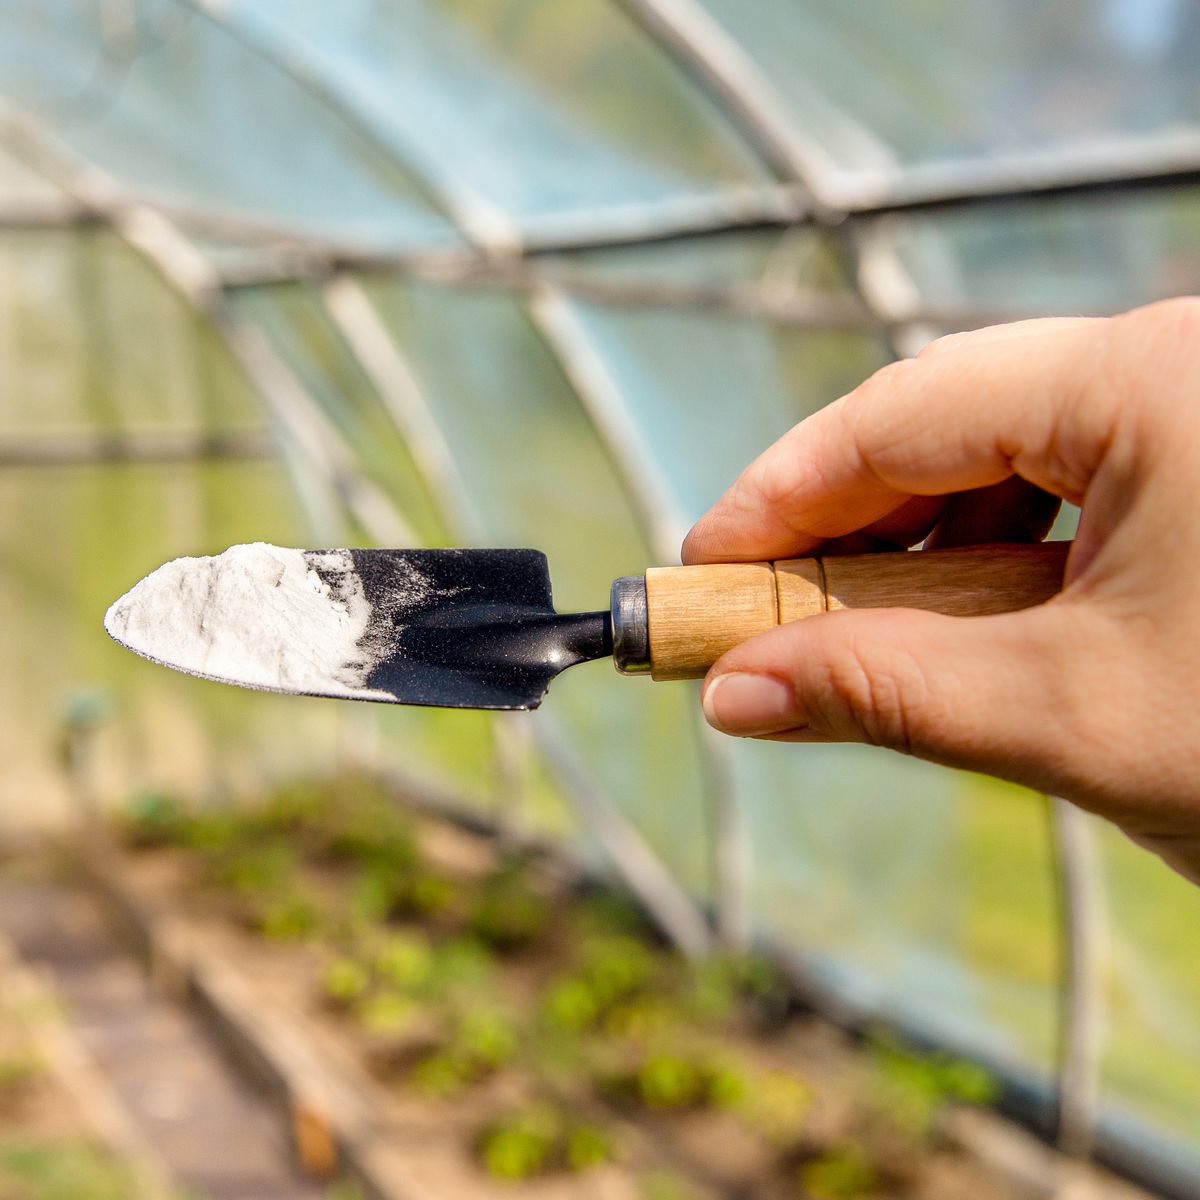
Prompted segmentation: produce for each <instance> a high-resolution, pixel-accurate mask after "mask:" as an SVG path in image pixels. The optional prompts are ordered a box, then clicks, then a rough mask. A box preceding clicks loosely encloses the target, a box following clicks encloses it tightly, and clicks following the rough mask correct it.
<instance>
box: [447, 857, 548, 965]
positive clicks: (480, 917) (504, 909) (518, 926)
mask: <svg viewBox="0 0 1200 1200" xmlns="http://www.w3.org/2000/svg"><path fill="white" fill-rule="evenodd" d="M551 915H552V908H551V905H550V902H549V900H547V899H546V897H544V896H540V895H538V893H537V892H536V891H534V890H533V888H532V887H531V886H530V884H529V880H528V878H527V875H526V871H525V868H524V867H523V865H522V864H520V863H508V864H505V865H504V866H502V867H500V868H499V869H498V870H496V871H495V872H494V873H493V874H492V875H491V876H490V877H489V878H488V879H486V880H485V881H484V882H483V885H482V887H481V889H480V893H479V899H478V902H477V903H476V905H475V908H474V911H473V912H472V913H471V916H470V920H469V922H468V926H469V928H470V930H471V932H472V933H474V934H475V936H476V937H478V938H479V939H480V941H482V942H484V943H485V944H486V945H488V946H491V947H492V948H493V949H495V950H499V951H501V952H505V953H507V952H512V951H515V950H522V949H524V948H525V947H527V946H529V945H531V944H533V943H534V942H536V941H537V940H538V939H539V938H541V937H542V936H543V935H544V934H545V932H546V929H547V927H548V926H549V924H550V917H551Z"/></svg>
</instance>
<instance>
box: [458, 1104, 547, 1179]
mask: <svg viewBox="0 0 1200 1200" xmlns="http://www.w3.org/2000/svg"><path fill="white" fill-rule="evenodd" d="M558 1134H559V1130H558V1121H557V1117H556V1115H555V1114H554V1113H553V1112H552V1111H549V1110H546V1109H541V1108H530V1109H524V1110H522V1111H520V1112H517V1113H515V1114H512V1115H510V1116H508V1117H506V1118H503V1119H501V1120H499V1121H497V1122H495V1123H494V1124H493V1125H491V1126H489V1128H487V1129H485V1130H484V1132H483V1134H482V1136H481V1137H480V1139H479V1146H478V1151H479V1157H480V1159H481V1160H482V1162H483V1165H484V1168H485V1169H486V1171H487V1173H488V1174H489V1175H491V1176H492V1177H493V1178H494V1179H503V1180H507V1181H508V1182H514V1183H515V1182H517V1181H518V1180H521V1179H529V1178H530V1177H531V1176H534V1175H538V1174H540V1173H541V1172H543V1171H545V1170H547V1169H548V1168H549V1167H550V1165H551V1163H552V1161H553V1156H554V1151H555V1148H556V1143H557V1140H558Z"/></svg>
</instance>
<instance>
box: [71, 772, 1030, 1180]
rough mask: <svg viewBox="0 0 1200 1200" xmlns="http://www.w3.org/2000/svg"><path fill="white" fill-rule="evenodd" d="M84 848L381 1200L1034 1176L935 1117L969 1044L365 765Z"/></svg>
mask: <svg viewBox="0 0 1200 1200" xmlns="http://www.w3.org/2000/svg"><path fill="white" fill-rule="evenodd" d="M119 832H120V835H121V836H120V841H121V846H122V848H121V849H120V850H119V851H118V852H117V857H116V858H113V859H107V858H105V859H98V860H95V862H94V866H96V869H97V870H98V872H99V874H100V875H101V877H102V878H103V879H104V881H105V884H106V887H107V888H108V890H109V892H110V894H112V895H113V896H114V897H115V898H117V899H118V901H119V902H120V904H121V905H122V906H123V907H124V909H125V911H126V915H127V916H128V917H129V918H130V920H131V921H132V923H133V924H134V925H135V926H136V927H137V928H138V929H139V931H140V933H141V935H142V936H143V937H144V938H148V939H150V940H151V942H152V943H153V944H152V945H151V949H152V951H153V952H154V953H155V954H156V955H157V956H158V958H159V960H160V961H159V969H160V971H164V970H165V972H166V973H167V974H168V975H170V974H171V973H172V972H173V973H174V974H175V975H176V976H179V977H180V978H179V982H181V983H186V984H188V985H189V986H191V987H193V988H198V990H199V991H200V992H201V993H202V995H201V998H202V999H203V1000H204V1001H205V1002H206V1003H207V1004H208V1005H209V1007H210V1008H213V1009H215V1010H217V1011H218V1015H219V1016H220V1018H221V1021H222V1023H223V1025H224V1027H225V1032H226V1034H227V1036H233V1037H235V1038H236V1039H237V1040H238V1041H239V1042H240V1043H242V1044H241V1045H240V1046H239V1049H240V1050H241V1052H242V1056H243V1058H247V1057H248V1058H250V1059H254V1058H255V1056H256V1055H257V1057H258V1058H259V1059H261V1060H264V1061H263V1062H260V1067H262V1068H264V1073H265V1074H266V1075H268V1076H273V1077H274V1079H273V1081H274V1082H275V1083H276V1084H277V1085H279V1086H281V1088H282V1090H283V1091H284V1092H286V1093H287V1095H288V1100H289V1103H290V1105H291V1108H292V1116H293V1122H294V1127H295V1130H296V1140H297V1145H298V1148H299V1150H300V1153H301V1157H302V1158H304V1159H305V1160H306V1161H307V1162H308V1163H309V1165H310V1166H312V1167H313V1168H314V1169H318V1170H331V1169H332V1168H333V1165H334V1161H335V1159H336V1158H337V1157H338V1156H339V1155H340V1156H342V1157H343V1158H344V1159H345V1160H346V1165H347V1166H349V1167H350V1168H351V1169H352V1170H357V1171H358V1173H359V1174H360V1175H361V1176H363V1177H364V1181H365V1182H366V1183H367V1184H368V1186H369V1188H370V1189H371V1190H374V1191H375V1192H377V1193H378V1194H384V1195H392V1194H394V1195H400V1194H403V1195H404V1196H406V1197H422V1196H429V1197H434V1196H449V1195H453V1196H478V1197H481V1198H483V1197H490V1196H493V1195H494V1196H508V1197H512V1196H514V1195H520V1196H529V1197H551V1196H559V1195H561V1196H567V1195H570V1196H582V1197H588V1196H595V1197H604V1198H612V1200H616V1198H618V1197H629V1198H631V1200H633V1198H637V1197H643V1198H645V1200H707V1198H709V1197H714V1198H715V1197H733V1196H747V1195H753V1196H755V1197H763V1198H765V1200H776V1198H777V1200H793V1198H807V1197H811V1198H813V1200H839V1198H847V1200H854V1198H861V1200H872V1198H874V1200H879V1198H882V1197H896V1198H898V1200H902V1198H905V1197H921V1198H922V1200H939V1198H945V1200H950V1198H952V1197H953V1198H960V1197H963V1196H971V1197H972V1198H973V1200H1019V1198H1020V1197H1023V1196H1028V1195H1031V1194H1036V1191H1037V1190H1038V1189H1035V1190H1033V1191H1031V1190H1028V1189H1023V1188H1021V1187H1020V1186H1018V1184H1017V1183H1016V1182H1014V1180H1013V1179H1012V1178H1011V1177H1010V1175H1008V1174H1005V1173H1003V1172H1000V1171H997V1170H994V1169H992V1168H991V1167H989V1166H988V1165H986V1164H985V1163H983V1162H982V1161H980V1160H979V1159H978V1158H976V1157H975V1156H973V1155H971V1154H968V1153H966V1152H964V1151H963V1150H962V1149H961V1147H959V1146H957V1145H955V1144H952V1143H951V1142H950V1141H949V1140H948V1139H946V1138H945V1137H943V1136H942V1134H941V1132H940V1131H941V1129H942V1128H943V1127H944V1121H943V1117H944V1113H945V1110H946V1109H947V1107H948V1106H950V1105H958V1104H963V1103H976V1102H984V1101H986V1100H988V1099H989V1098H990V1096H991V1093H992V1086H991V1082H990V1080H988V1078H987V1077H986V1075H984V1074H983V1073H982V1072H981V1071H979V1069H978V1068H975V1067H973V1066H971V1065H970V1064H967V1063H963V1062H959V1061H954V1060H950V1059H945V1058H940V1057H928V1056H918V1055H916V1054H914V1053H912V1052H910V1051H909V1050H907V1049H905V1048H903V1047H901V1046H899V1045H897V1044H895V1043H894V1042H892V1041H890V1040H889V1039H888V1038H887V1037H886V1036H885V1035H883V1034H880V1035H879V1036H878V1037H876V1038H874V1039H868V1041H867V1042H866V1043H865V1044H864V1043H859V1042H854V1041H852V1040H851V1039H850V1038H849V1037H848V1036H846V1035H845V1034H843V1033H841V1032H839V1031H838V1030H836V1029H834V1028H833V1027H831V1026H830V1025H829V1024H827V1023H826V1022H824V1021H822V1020H819V1019H816V1018H813V1017H805V1016H798V1015H796V1014H795V1013H794V1012H793V1010H792V1008H791V1006H790V1004H789V993H788V989H787V988H786V986H785V984H784V982H783V981H782V980H781V979H780V978H779V977H778V976H777V975H776V974H775V972H774V970H773V969H772V968H771V966H770V965H769V964H768V963H766V962H764V961H761V960H759V959H755V958H739V959H728V958H726V959H718V960H713V961H709V962H705V963H702V964H690V963H688V962H686V961H685V960H683V959H682V958H681V957H680V956H678V955H677V954H675V953H674V952H672V951H671V950H670V949H668V948H667V947H666V946H664V945H663V944H662V943H661V941H659V940H658V939H657V938H656V936H655V934H654V932H653V931H652V930H651V929H650V928H649V927H648V926H647V925H646V924H645V922H644V920H643V918H642V917H641V915H640V914H639V913H638V911H637V910H636V909H634V908H633V907H632V905H631V904H630V903H629V902H628V901H626V900H625V899H624V898H622V897H621V896H620V895H619V894H616V893H613V892H610V891H606V890H601V889H596V888H591V887H587V886H584V885H582V884H580V883H579V882H578V881H575V880H571V879H568V878H565V877H563V875H562V874H561V873H559V872H558V871H556V870H555V868H554V864H553V863H550V862H547V861H545V860H536V859H531V858H528V857H523V856H521V855H520V854H517V853H511V852H505V851H504V850H503V849H501V848H500V847H499V846H498V845H497V843H495V842H494V841H493V840H491V839H489V838H486V837H483V836H480V835H478V834H473V833H469V832H467V831H465V830H463V829H461V828H459V827H456V826H453V825H451V824H449V823H447V822H445V821H441V820H436V819H431V818H429V817H422V816H418V815H416V814H414V813H408V812H405V811H403V810H401V809H399V808H398V807H397V805H396V803H395V801H394V800H393V799H392V798H391V797H388V796H385V795H383V794H381V793H380V792H379V791H377V790H376V789H375V788H374V787H373V786H372V785H370V784H369V783H367V782H365V781H362V780H353V779H347V780H342V781H340V782H337V783H334V784H329V785H321V786H316V785H297V786H294V787H291V788H288V789H285V790H283V791H280V792H278V793H276V794H274V795H272V796H270V797H267V798H265V799H264V801H263V803H262V804H261V805H259V806H256V807H252V808H249V809H244V808H239V809H237V810H233V809H229V810H209V811H207V812H205V813H200V814H194V815H189V814H187V813H185V812H183V811H182V810H181V809H180V808H179V807H178V806H176V805H175V804H173V803H172V802H171V801H170V800H169V799H167V798H166V797H161V796H150V797H143V798H142V799H141V800H140V801H139V802H138V803H137V804H136V805H134V806H132V807H131V810H130V812H129V814H128V815H127V816H126V817H125V818H123V820H122V821H121V823H120V826H119Z"/></svg>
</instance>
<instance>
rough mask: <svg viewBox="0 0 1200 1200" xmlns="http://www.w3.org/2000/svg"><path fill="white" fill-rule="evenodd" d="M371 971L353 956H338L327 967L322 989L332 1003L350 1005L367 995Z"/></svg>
mask: <svg viewBox="0 0 1200 1200" xmlns="http://www.w3.org/2000/svg"><path fill="white" fill-rule="evenodd" d="M370 986H371V973H370V972H369V971H368V970H367V968H366V967H365V966H363V964H362V963H360V962H358V961H356V960H355V959H353V958H338V959H335V960H334V961H333V962H331V963H330V964H329V966H328V967H326V968H325V974H324V976H323V977H322V980H321V990H322V992H323V993H324V995H325V998H326V999H327V1000H328V1001H330V1003H332V1004H335V1005H338V1006H341V1007H348V1006H349V1005H351V1004H353V1003H354V1001H356V1000H359V999H361V998H362V997H363V996H364V995H366V992H367V989H368V988H369V987H370Z"/></svg>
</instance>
